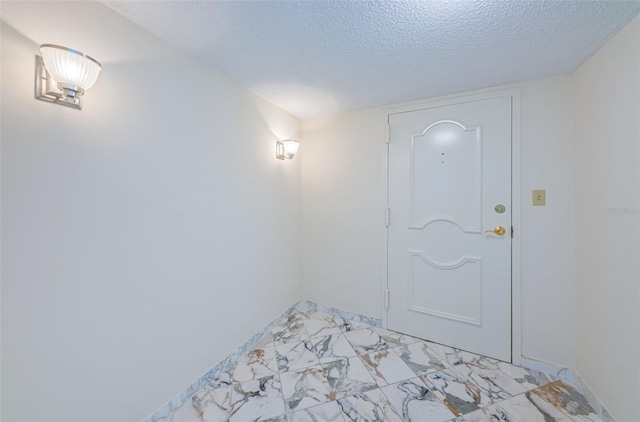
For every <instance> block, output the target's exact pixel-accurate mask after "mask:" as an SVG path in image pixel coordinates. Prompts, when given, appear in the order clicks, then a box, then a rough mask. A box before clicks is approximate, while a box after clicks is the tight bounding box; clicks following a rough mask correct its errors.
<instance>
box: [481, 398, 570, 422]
mask: <svg viewBox="0 0 640 422" xmlns="http://www.w3.org/2000/svg"><path fill="white" fill-rule="evenodd" d="M483 411H484V413H485V415H486V416H487V417H488V418H489V419H490V420H492V421H508V422H572V419H571V418H569V417H568V416H567V415H565V414H564V413H562V412H561V411H559V410H558V409H556V408H555V407H554V406H553V405H552V404H551V403H548V402H545V401H544V400H542V399H541V398H540V397H538V396H535V395H532V394H520V395H518V396H515V397H512V398H510V399H507V400H503V401H501V402H499V403H496V404H494V405H492V406H489V407H486V408H484V409H483Z"/></svg>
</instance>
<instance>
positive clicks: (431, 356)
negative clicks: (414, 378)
mask: <svg viewBox="0 0 640 422" xmlns="http://www.w3.org/2000/svg"><path fill="white" fill-rule="evenodd" d="M393 351H394V352H395V353H397V354H398V356H400V359H402V360H403V361H404V363H406V364H407V366H409V368H411V370H412V371H413V372H414V373H415V374H416V375H425V374H428V373H430V372H436V371H442V370H444V369H447V368H448V367H449V366H448V365H447V364H445V363H444V360H443V358H441V357H439V356H438V355H436V354H435V353H434V352H433V351H432V350H431V349H430V348H429V343H427V342H424V341H421V342H419V343H413V344H410V345H408V346H404V347H399V348H397V349H393Z"/></svg>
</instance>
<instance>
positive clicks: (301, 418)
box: [289, 401, 345, 422]
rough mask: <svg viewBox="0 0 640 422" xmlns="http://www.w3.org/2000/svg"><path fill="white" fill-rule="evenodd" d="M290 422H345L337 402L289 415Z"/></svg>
mask: <svg viewBox="0 0 640 422" xmlns="http://www.w3.org/2000/svg"><path fill="white" fill-rule="evenodd" d="M289 422H345V419H344V415H343V414H342V411H341V410H340V406H338V403H337V402H335V401H331V402H328V403H324V404H320V405H318V406H314V407H309V408H307V409H304V410H299V411H297V412H292V413H289Z"/></svg>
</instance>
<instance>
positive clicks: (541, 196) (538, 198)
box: [533, 189, 547, 206]
mask: <svg viewBox="0 0 640 422" xmlns="http://www.w3.org/2000/svg"><path fill="white" fill-rule="evenodd" d="M533 205H538V206H545V205H547V191H546V190H544V189H536V190H534V191H533Z"/></svg>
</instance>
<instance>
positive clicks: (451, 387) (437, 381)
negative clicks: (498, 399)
mask: <svg viewBox="0 0 640 422" xmlns="http://www.w3.org/2000/svg"><path fill="white" fill-rule="evenodd" d="M420 378H421V379H422V380H423V381H424V382H425V384H426V385H427V388H429V390H431V391H432V392H433V393H434V394H435V395H436V396H437V397H438V398H439V399H440V400H442V402H443V403H444V404H445V405H446V406H447V407H448V408H449V410H450V411H451V412H452V413H453V414H454V415H456V416H461V415H464V414H467V413H471V412H473V411H474V410H478V409H479V408H481V407H486V406H488V405H490V404H492V400H491V399H490V398H489V397H487V395H486V394H484V393H483V392H482V390H481V389H480V387H478V386H477V385H475V384H474V383H473V382H471V381H470V380H468V379H466V378H465V377H463V376H462V375H460V374H458V373H457V372H456V371H454V370H453V369H445V370H444V371H439V372H432V373H430V374H427V375H423V376H421V377H420Z"/></svg>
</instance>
